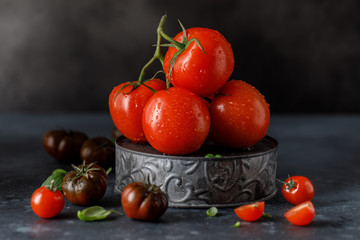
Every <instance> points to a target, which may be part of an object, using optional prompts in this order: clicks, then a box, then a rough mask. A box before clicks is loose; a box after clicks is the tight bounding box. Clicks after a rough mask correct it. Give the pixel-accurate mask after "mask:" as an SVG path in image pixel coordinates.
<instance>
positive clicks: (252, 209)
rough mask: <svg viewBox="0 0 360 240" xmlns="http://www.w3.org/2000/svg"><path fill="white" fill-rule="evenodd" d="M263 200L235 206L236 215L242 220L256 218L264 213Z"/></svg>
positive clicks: (249, 220)
mask: <svg viewBox="0 0 360 240" xmlns="http://www.w3.org/2000/svg"><path fill="white" fill-rule="evenodd" d="M264 208H265V202H255V203H252V204H248V205H243V206H240V207H238V208H235V209H234V211H235V213H236V215H237V216H238V217H239V218H241V219H242V220H244V221H248V222H253V221H256V220H258V219H259V218H260V217H261V216H262V215H263V213H264Z"/></svg>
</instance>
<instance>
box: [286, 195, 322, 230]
mask: <svg viewBox="0 0 360 240" xmlns="http://www.w3.org/2000/svg"><path fill="white" fill-rule="evenodd" d="M284 216H285V217H286V219H287V220H288V221H289V222H291V223H292V224H294V225H298V226H305V225H308V224H309V223H311V222H312V220H313V219H314V217H315V208H314V205H313V204H312V202H311V201H306V202H303V203H301V204H299V205H297V206H295V207H293V208H291V209H290V210H289V211H287V212H286V213H285V214H284Z"/></svg>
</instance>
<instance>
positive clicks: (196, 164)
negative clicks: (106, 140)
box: [115, 136, 277, 208]
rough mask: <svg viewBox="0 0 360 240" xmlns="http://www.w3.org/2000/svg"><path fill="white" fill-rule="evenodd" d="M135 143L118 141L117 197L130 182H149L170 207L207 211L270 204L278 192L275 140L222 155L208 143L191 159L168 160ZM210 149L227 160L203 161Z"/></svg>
mask: <svg viewBox="0 0 360 240" xmlns="http://www.w3.org/2000/svg"><path fill="white" fill-rule="evenodd" d="M133 145H134V146H133ZM133 145H131V143H129V142H126V139H124V138H119V139H118V140H117V144H116V165H115V170H116V181H115V192H117V193H119V194H121V192H122V190H123V189H124V188H125V187H126V186H127V185H128V184H129V183H131V182H137V181H145V180H146V179H149V181H150V182H151V183H154V184H156V185H161V189H162V190H163V191H164V192H166V193H167V195H168V198H169V207H184V208H206V207H210V206H217V207H230V206H239V205H242V204H246V203H248V202H252V201H260V200H266V199H269V198H271V197H273V196H274V195H275V194H276V192H277V189H276V185H275V180H276V158H277V141H276V140H275V139H273V138H271V137H269V136H266V137H265V138H264V139H263V140H261V141H260V142H259V143H258V144H257V145H256V146H254V148H253V149H251V150H242V151H237V152H235V153H234V152H226V151H222V152H219V151H221V149H216V148H214V147H213V146H211V145H209V146H205V147H204V148H205V150H204V151H202V152H201V151H199V152H198V153H195V155H193V156H169V155H164V154H161V153H159V152H156V150H153V149H152V148H151V147H150V146H146V145H140V146H138V145H135V144H133ZM210 149H211V150H217V151H218V152H216V153H220V154H224V155H223V156H224V157H222V158H205V157H204V155H203V153H204V152H206V151H209V150H210Z"/></svg>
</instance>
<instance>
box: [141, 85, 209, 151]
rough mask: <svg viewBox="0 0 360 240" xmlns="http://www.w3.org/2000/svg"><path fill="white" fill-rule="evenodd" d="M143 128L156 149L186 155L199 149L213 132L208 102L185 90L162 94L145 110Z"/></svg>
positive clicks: (177, 89) (165, 91)
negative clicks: (210, 132)
mask: <svg viewBox="0 0 360 240" xmlns="http://www.w3.org/2000/svg"><path fill="white" fill-rule="evenodd" d="M143 129H144V133H145V136H146V139H147V140H148V142H149V143H150V145H151V146H152V147H153V148H155V149H156V150H158V151H160V152H162V153H166V154H171V155H182V154H188V153H192V152H194V151H196V150H198V149H199V148H200V147H201V145H202V144H203V143H204V141H205V139H206V137H207V135H208V133H209V129H210V115H209V111H208V108H207V106H206V104H205V103H204V100H203V99H201V98H200V97H198V96H197V95H196V94H194V93H192V92H190V91H189V90H186V89H185V88H179V87H172V88H170V89H168V90H163V91H158V92H157V93H156V94H154V96H152V97H151V98H150V99H149V101H148V103H147V104H146V106H145V108H144V113H143Z"/></svg>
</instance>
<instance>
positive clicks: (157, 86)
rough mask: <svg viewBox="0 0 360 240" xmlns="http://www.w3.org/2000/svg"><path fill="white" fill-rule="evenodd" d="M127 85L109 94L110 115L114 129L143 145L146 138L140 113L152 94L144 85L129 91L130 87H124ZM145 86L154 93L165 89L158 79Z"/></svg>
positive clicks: (163, 83) (121, 85)
mask: <svg viewBox="0 0 360 240" xmlns="http://www.w3.org/2000/svg"><path fill="white" fill-rule="evenodd" d="M134 83H137V81H135V82H134ZM127 84H129V82H126V83H122V84H120V85H118V86H116V87H115V88H114V89H113V90H112V92H111V93H110V96H109V109H110V115H111V117H112V120H113V122H114V124H115V126H116V128H117V129H118V130H119V131H120V132H121V133H122V134H123V135H124V136H125V137H127V138H128V139H130V140H131V141H132V142H134V143H144V142H146V138H145V136H144V131H143V129H142V123H141V121H142V120H141V119H142V113H143V109H144V106H145V104H146V102H147V101H148V99H149V98H150V97H151V96H152V95H154V93H153V92H152V91H151V90H150V89H149V88H147V87H146V86H144V85H140V86H139V87H137V88H136V89H135V90H133V91H131V90H132V88H133V87H132V85H128V86H126V87H124V86H125V85H127ZM145 84H146V85H147V86H149V87H151V88H152V89H154V90H156V91H159V90H163V89H166V84H165V82H164V81H162V80H160V79H153V80H150V81H147V82H146V83H145ZM123 87H124V88H123ZM121 88H123V89H121ZM120 90H121V91H120ZM119 91H120V92H119Z"/></svg>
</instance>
